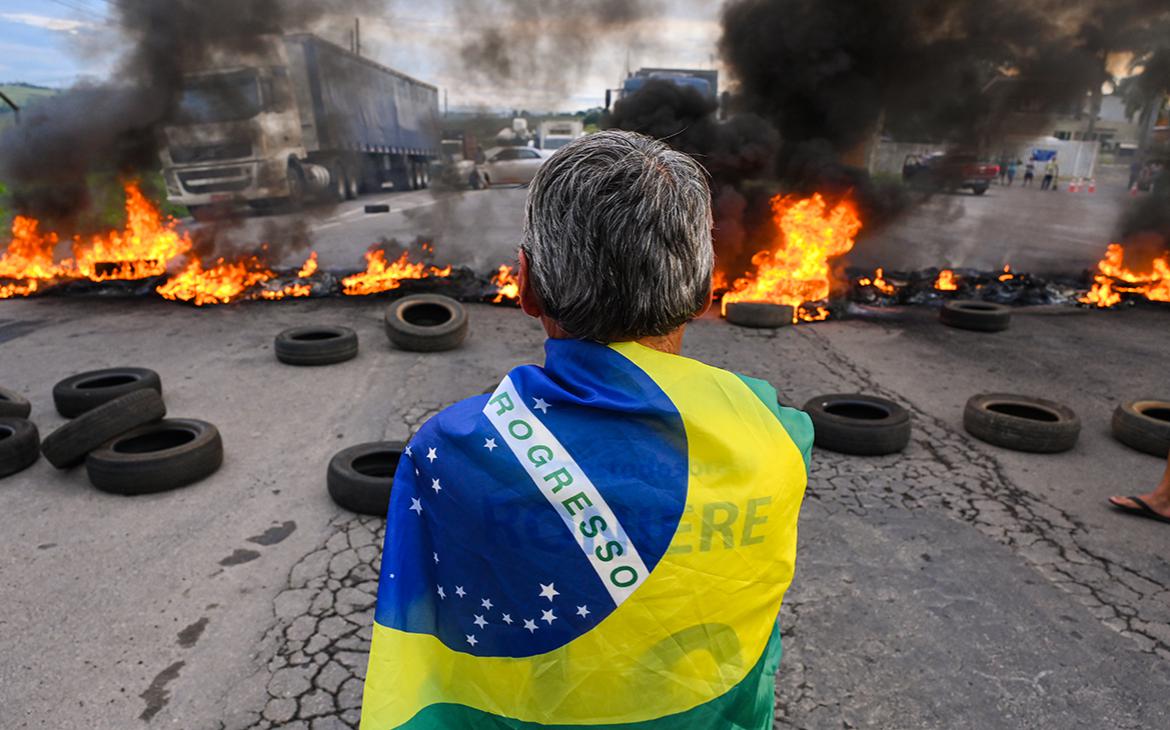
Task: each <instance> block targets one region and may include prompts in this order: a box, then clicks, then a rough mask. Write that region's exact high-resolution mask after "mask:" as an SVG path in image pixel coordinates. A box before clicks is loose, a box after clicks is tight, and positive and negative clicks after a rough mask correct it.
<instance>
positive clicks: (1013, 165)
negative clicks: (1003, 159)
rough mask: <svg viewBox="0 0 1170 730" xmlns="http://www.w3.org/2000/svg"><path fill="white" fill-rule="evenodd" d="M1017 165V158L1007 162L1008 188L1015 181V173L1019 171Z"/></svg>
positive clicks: (1018, 162) (1018, 163)
mask: <svg viewBox="0 0 1170 730" xmlns="http://www.w3.org/2000/svg"><path fill="white" fill-rule="evenodd" d="M1019 165H1020V161H1019V160H1011V161H1010V162H1008V164H1007V184H1008V187H1009V188H1010V187H1011V186H1012V183H1014V182H1015V181H1016V173H1017V172H1018V171H1019Z"/></svg>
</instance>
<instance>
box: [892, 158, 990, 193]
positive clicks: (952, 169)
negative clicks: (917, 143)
mask: <svg viewBox="0 0 1170 730" xmlns="http://www.w3.org/2000/svg"><path fill="white" fill-rule="evenodd" d="M998 177H999V165H997V164H995V163H994V162H982V161H980V160H979V158H978V157H976V156H975V155H965V154H954V153H950V154H936V155H906V160H905V162H903V163H902V180H904V181H905V182H906V183H907V184H909V185H912V186H913V187H916V188H920V189H925V190H947V191H954V190H962V189H965V188H967V189H970V190H971V192H973V193H975V194H976V195H983V194H984V193H986V192H987V189H988V188H989V187H991V183H993V182H995V180H996V179H997V178H998Z"/></svg>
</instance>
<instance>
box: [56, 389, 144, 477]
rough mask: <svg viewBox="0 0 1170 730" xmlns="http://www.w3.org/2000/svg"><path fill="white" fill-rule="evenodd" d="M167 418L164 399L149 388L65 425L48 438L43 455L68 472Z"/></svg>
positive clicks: (89, 412)
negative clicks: (141, 428)
mask: <svg viewBox="0 0 1170 730" xmlns="http://www.w3.org/2000/svg"><path fill="white" fill-rule="evenodd" d="M166 415H167V407H166V405H165V404H164V403H163V399H162V396H161V395H159V394H158V393H156V392H155V391H153V390H151V389H150V388H147V389H145V390H136V391H134V392H133V393H127V394H126V395H124V396H122V397H121V398H115V399H114V400H112V401H110V402H109V403H103V404H101V405H100V406H98V407H97V408H94V409H93V410H90V411H86V412H85V413H82V414H81V415H80V416H78V417H77V418H75V419H73V420H72V421H70V422H68V423H66V424H65V425H64V426H61V427H60V428H58V429H57V430H56V431H54V432H53V433H51V434H49V435H48V436H46V437H45V440H44V442H43V443H42V444H41V453H43V454H44V455H45V458H46V459H48V460H49V463H50V464H52V465H53V466H55V467H57V468H58V469H68V468H69V467H71V466H76V465H77V464H80V463H81V462H82V461H84V460H85V456H86V454H88V453H89V452H91V451H93V450H94V449H96V448H98V447H99V446H101V445H102V444H104V443H106V442H107V441H109V440H110V439H113V438H117V437H118V436H121V435H122V434H124V433H126V432H127V431H131V430H133V429H135V428H138V427H139V426H145V425H146V424H148V423H153V422H155V421H158V420H161V419H162V418H164V417H165V416H166Z"/></svg>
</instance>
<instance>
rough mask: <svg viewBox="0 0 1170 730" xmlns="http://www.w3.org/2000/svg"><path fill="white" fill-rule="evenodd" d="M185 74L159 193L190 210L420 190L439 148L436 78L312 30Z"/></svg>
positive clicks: (167, 135)
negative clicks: (418, 75) (238, 60)
mask: <svg viewBox="0 0 1170 730" xmlns="http://www.w3.org/2000/svg"><path fill="white" fill-rule="evenodd" d="M246 61H247V63H246V64H240V65H217V66H216V67H214V68H209V69H207V70H203V71H200V72H198V73H193V74H191V75H189V76H187V77H186V78H185V80H184V87H183V90H182V93H181V95H180V96H179V98H178V101H177V103H176V105H175V109H174V112H173V114H172V115H171V118H170V121H169V122H168V124H167V125H166V126H165V127H164V128H163V130H162V133H161V134H162V137H163V139H162V140H161V141H162V144H161V152H160V156H161V158H162V164H163V176H164V178H165V180H166V187H167V197H168V198H169V199H170V200H171V201H173V202H175V203H180V204H183V205H185V206H187V208H188V210H190V211H191V213H192V215H194V216H196V217H203V216H202V214H204V213H208V212H210V211H211V210H214V209H217V208H222V207H226V206H231V205H235V204H237V203H241V202H246V203H248V204H250V205H252V206H253V207H257V208H260V207H265V206H269V205H273V204H277V203H283V204H291V205H293V206H296V205H299V204H300V203H301V201H302V200H303V199H304V198H306V197H308V196H323V197H325V198H326V199H330V200H334V201H341V200H345V199H347V198H349V199H352V198H355V197H357V196H358V195H359V194H361V193H363V192H372V191H377V190H381V189H382V188H383V185H384V184H385V183H392V184H393V186H394V189H395V190H417V189H420V188H425V187H427V186H428V185H429V183H430V163H431V162H432V161H433V160H435V159H438V157H439V154H440V146H439V93H438V89H437V88H435V87H434V86H432V85H430V84H427V83H423V82H422V81H419V80H417V79H414V78H411V77H410V76H407V75H406V74H403V73H399V72H398V71H395V70H393V69H390V68H387V67H385V66H383V65H381V64H378V63H376V62H374V61H371V60H370V59H368V58H363V57H362V56H359V55H357V54H355V53H351V52H349V51H347V50H345V49H344V48H341V47H340V46H337V45H334V44H333V43H330V42H328V41H325V40H323V39H321V38H318V37H316V36H313V35H309V34H295V35H288V36H270V37H267V38H265V39H264V42H263V43H261V44H259V47H258V48H257V50H256V51H255V53H253V54H250V55H249V56H248V58H247V59H246Z"/></svg>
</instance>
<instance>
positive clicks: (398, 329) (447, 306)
mask: <svg viewBox="0 0 1170 730" xmlns="http://www.w3.org/2000/svg"><path fill="white" fill-rule="evenodd" d="M384 320H385V325H386V336H387V337H389V338H390V342H392V343H393V344H394V346H395V347H397V348H399V349H400V350H411V351H413V352H438V351H440V350H452V349H454V348H456V347H459V345H461V344H462V343H463V340H464V338H466V337H467V310H466V309H464V308H463V305H462V304H460V303H459V302H457V301H455V300H454V299H452V298H451V297H445V296H443V295H441V294H415V295H413V296H409V297H403V298H402V299H399V300H398V301H396V302H394V303H393V304H391V305H390V306H389V307H387V308H386V315H385V317H384Z"/></svg>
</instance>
